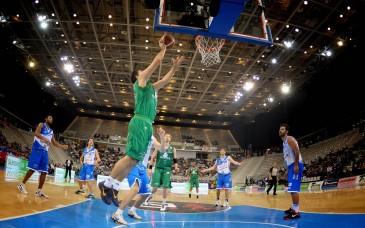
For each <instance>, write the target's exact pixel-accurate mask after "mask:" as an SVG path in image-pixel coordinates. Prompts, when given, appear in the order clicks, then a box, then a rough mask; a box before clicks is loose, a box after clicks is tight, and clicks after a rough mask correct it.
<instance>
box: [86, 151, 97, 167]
mask: <svg viewBox="0 0 365 228" xmlns="http://www.w3.org/2000/svg"><path fill="white" fill-rule="evenodd" d="M95 150H96V149H95V148H94V147H91V148H90V149H87V147H86V148H84V151H83V153H84V162H83V164H88V165H94V164H95V160H96V159H95V158H96V157H95Z"/></svg>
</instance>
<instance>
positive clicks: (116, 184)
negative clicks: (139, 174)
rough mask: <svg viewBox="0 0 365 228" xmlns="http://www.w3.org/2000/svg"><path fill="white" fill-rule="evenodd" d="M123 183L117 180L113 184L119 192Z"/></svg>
mask: <svg viewBox="0 0 365 228" xmlns="http://www.w3.org/2000/svg"><path fill="white" fill-rule="evenodd" d="M120 184H121V182H120V181H118V180H115V181H114V183H113V189H114V190H117V191H119V189H120Z"/></svg>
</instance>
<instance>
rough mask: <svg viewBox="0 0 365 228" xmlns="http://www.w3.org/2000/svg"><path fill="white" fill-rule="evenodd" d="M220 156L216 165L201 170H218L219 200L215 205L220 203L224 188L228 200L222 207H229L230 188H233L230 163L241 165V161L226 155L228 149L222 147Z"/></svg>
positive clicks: (203, 171)
mask: <svg viewBox="0 0 365 228" xmlns="http://www.w3.org/2000/svg"><path fill="white" fill-rule="evenodd" d="M219 153H220V156H219V157H218V158H217V160H216V161H215V163H214V165H213V166H212V167H210V168H208V169H203V170H202V171H201V172H202V173H205V172H209V171H212V170H215V169H216V170H217V171H218V179H217V187H216V189H217V202H216V204H215V206H218V205H219V204H220V201H219V196H220V190H221V189H224V192H225V196H226V200H225V201H224V204H223V205H222V207H228V198H229V190H231V188H232V178H231V170H230V164H231V163H232V164H234V165H241V163H240V162H237V161H235V160H233V158H232V157H231V156H226V150H225V149H221V151H220V152H219Z"/></svg>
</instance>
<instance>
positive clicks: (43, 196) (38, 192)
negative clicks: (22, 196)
mask: <svg viewBox="0 0 365 228" xmlns="http://www.w3.org/2000/svg"><path fill="white" fill-rule="evenodd" d="M35 195H36V196H39V197H41V198H45V199H48V198H49V197H48V196H47V195H46V194H44V193H43V192H42V191H39V190H37V191H36V192H35Z"/></svg>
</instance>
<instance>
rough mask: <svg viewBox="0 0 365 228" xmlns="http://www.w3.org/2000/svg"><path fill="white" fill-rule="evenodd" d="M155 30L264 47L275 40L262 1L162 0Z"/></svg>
mask: <svg viewBox="0 0 365 228" xmlns="http://www.w3.org/2000/svg"><path fill="white" fill-rule="evenodd" d="M213 16H214V17H213ZM154 29H155V30H159V31H166V32H174V33H183V34H192V35H201V36H206V37H215V38H221V39H227V40H234V41H238V42H244V43H251V44H256V45H262V46H271V45H272V43H273V42H272V36H271V31H270V27H269V26H268V25H267V24H266V19H265V14H264V8H263V6H262V3H261V0H210V1H204V2H202V1H200V0H178V1H177V0H161V1H160V6H159V8H157V9H156V14H155V19H154Z"/></svg>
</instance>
